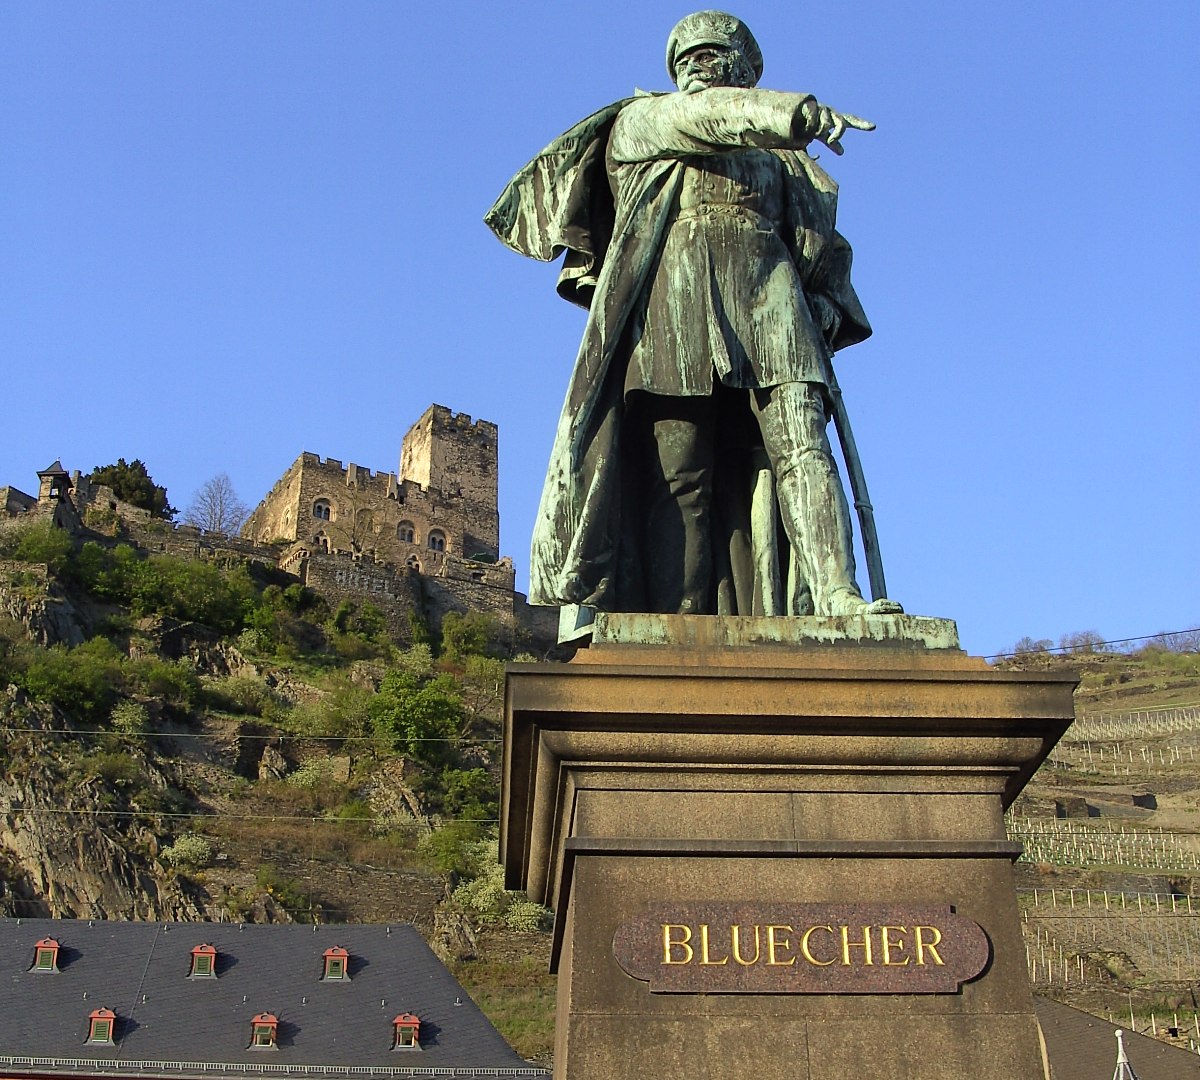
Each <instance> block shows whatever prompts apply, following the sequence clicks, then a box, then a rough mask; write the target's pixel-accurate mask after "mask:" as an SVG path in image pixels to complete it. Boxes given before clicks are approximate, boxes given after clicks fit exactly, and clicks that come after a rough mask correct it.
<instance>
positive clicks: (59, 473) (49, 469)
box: [38, 458, 71, 503]
mask: <svg viewBox="0 0 1200 1080" xmlns="http://www.w3.org/2000/svg"><path fill="white" fill-rule="evenodd" d="M38 481H39V485H40V486H39V487H38V502H39V503H56V502H59V501H60V500H61V499H62V497H63V496H64V495H66V494H67V493H68V492H70V490H71V476H70V474H69V473H68V472H67V470H66V469H64V468H63V467H62V462H61V461H60V460H58V459H57V458H56V459H55V461H54V464H53V465H47V466H46V468H44V469H43V470H42V471H41V472H40V473H38Z"/></svg>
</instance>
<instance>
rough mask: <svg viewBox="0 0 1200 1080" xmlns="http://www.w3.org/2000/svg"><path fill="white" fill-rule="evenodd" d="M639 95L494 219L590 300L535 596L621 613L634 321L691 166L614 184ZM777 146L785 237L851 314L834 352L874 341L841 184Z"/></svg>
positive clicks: (534, 572) (625, 168)
mask: <svg viewBox="0 0 1200 1080" xmlns="http://www.w3.org/2000/svg"><path fill="white" fill-rule="evenodd" d="M702 93H705V94H713V93H714V90H707V91H702ZM738 93H740V94H745V95H748V97H747V99H746V100H748V101H753V95H772V96H773V98H779V97H783V96H784V95H777V94H775V92H773V91H761V90H749V91H739V92H738ZM787 96H788V97H791V98H794V99H795V100H796V102H797V103H798V102H800V101H802V100H803V98H802V97H801V95H787ZM635 100H636V99H633V98H627V99H624V100H622V101H618V102H615V103H613V104H612V105H609V106H607V107H606V108H604V109H601V110H600V111H599V112H596V113H593V114H592V115H591V116H589V117H587V118H586V119H584V120H582V121H580V122H579V123H578V124H576V125H575V126H574V127H572V128H571V129H570V130H569V131H567V132H566V133H565V134H563V135H561V136H559V137H558V138H557V139H555V140H554V141H553V142H552V143H550V145H549V146H547V147H546V148H545V149H544V150H543V151H542V152H541V153H540V154H538V155H537V156H536V157H535V158H534V159H533V160H532V161H530V162H529V163H528V164H527V165H526V166H525V167H524V168H523V169H521V170H520V172H518V173H517V175H516V176H515V177H514V178H513V179H512V181H511V182H510V183H509V185H508V186H507V187H506V188H505V190H504V191H503V193H502V194H501V195H500V198H499V199H498V200H497V201H496V204H495V205H494V206H493V207H492V209H491V210H490V211H489V212H488V214H487V215H486V216H485V219H484V220H485V221H486V223H487V224H488V225H489V227H490V228H491V229H492V230H493V231H494V232H495V233H496V235H497V236H498V237H499V238H500V240H502V241H503V242H504V243H505V244H507V245H508V246H509V247H511V248H513V250H515V251H517V252H519V253H521V254H523V255H527V256H529V257H531V258H535V259H540V260H543V261H550V260H553V259H556V258H558V257H559V256H560V255H562V254H564V253H565V254H566V258H565V260H564V264H563V268H562V271H561V273H560V275H559V280H558V292H559V294H560V295H561V296H563V297H564V298H565V299H567V300H570V301H572V302H573V303H577V304H579V305H581V306H583V307H586V308H587V309H588V320H587V325H586V327H585V329H584V334H583V341H582V343H581V345H580V348H579V354H578V357H577V359H576V362H575V367H574V370H573V372H572V374H571V379H570V383H569V385H568V389H567V396H566V401H565V402H564V405H563V409H562V414H561V416H560V418H559V423H558V428H557V432H556V435H555V440H554V447H553V450H552V452H551V456H550V465H549V468H548V470H547V473H546V481H545V485H544V486H543V488H542V497H541V502H540V505H539V507H538V515H537V520H536V523H535V526H534V535H533V545H532V551H531V565H530V601H531V602H532V603H535V604H548V605H554V604H572V603H574V604H586V605H589V606H593V607H597V608H599V609H601V610H605V609H608V610H611V609H614V607H615V606H616V605H617V604H618V602H619V601H618V599H617V597H618V592H619V590H618V582H617V577H618V576H619V574H620V573H621V570H620V569H619V567H620V564H621V554H622V534H623V529H622V514H621V507H622V501H623V500H622V497H621V452H620V451H621V426H622V416H623V412H624V401H623V380H624V372H625V366H626V361H627V359H628V357H627V355H623V331H624V330H625V327H626V325H627V323H628V321H629V319H630V316H631V313H632V312H633V311H634V310H635V306H636V305H637V303H638V301H639V298H640V297H641V295H642V293H643V290H644V288H645V287H646V284H647V280H648V276H649V274H650V273H651V272H652V270H653V267H654V265H655V260H656V257H657V255H658V253H659V251H660V249H661V247H662V244H663V239H664V235H665V230H666V228H667V227H668V225H669V221H670V217H671V212H672V210H673V209H674V207H675V206H676V204H677V199H678V194H679V189H680V186H681V183H682V181H683V177H684V165H683V163H682V162H681V161H680V160H679V158H678V157H662V158H658V159H653V160H646V161H638V162H632V163H628V164H622V165H621V166H620V167H619V169H618V170H616V171H617V175H616V176H615V177H614V178H613V182H612V183H610V177H609V176H608V175H607V170H606V162H605V156H606V155H605V150H606V147H607V144H608V140H609V136H610V134H611V131H612V126H613V123H614V122H615V120H616V118H617V116H618V114H619V113H620V111H621V110H622V109H623V108H624V107H625V106H626V105H628V104H630V103H631V102H632V101H635ZM789 136H790V138H791V141H792V142H793V143H794V144H796V145H798V146H802V145H803V144H804V143H806V142H807V141H808V140H807V138H804V139H800V138H797V137H796V136H794V135H791V133H790V132H787V133H782V132H781V133H779V134H778V135H777V136H776V140H775V141H776V142H777V143H778V142H783V141H785V140H786V139H787V138H788V137H789ZM754 138H755V140H756V141H755V143H754V144H753V145H758V146H761V145H762V138H763V136H762V133H761V132H755V133H754ZM741 145H742V146H744V145H749V144H748V143H742V144H741ZM727 148H728V149H737V148H739V147H738V146H729V147H727ZM769 149H771V152H773V153H775V154H776V155H777V156H778V157H779V158H780V160H781V161H782V162H783V165H784V167H785V171H786V173H787V178H788V180H787V188H788V199H787V202H788V210H787V222H786V226H785V228H784V241H785V243H786V244H787V246H788V249H789V251H790V253H791V255H792V258H793V260H794V261H795V265H796V268H797V271H798V273H799V276H800V279H801V281H802V283H803V285H804V288H805V291H806V294H807V295H810V296H811V295H813V294H820V295H822V296H823V297H825V299H826V300H827V301H828V302H829V303H831V304H833V305H834V307H835V308H836V310H837V311H838V313H839V315H840V317H841V321H840V325H839V329H838V331H837V333H836V336H835V337H834V339H833V340H832V341H831V342H829V343H828V345H829V347H830V350H831V351H832V350H834V349H838V348H841V347H843V346H845V345H849V344H853V343H854V342H857V341H861V340H863V339H864V338H866V337H867V336H868V335H869V334H870V332H871V331H870V326H869V325H868V323H867V319H866V315H865V314H864V312H863V310H862V306H861V304H860V303H859V301H858V297H857V296H856V294H855V293H854V290H853V287H852V286H851V285H850V261H851V251H850V246H849V244H847V242H846V241H845V240H844V239H843V238H842V237H841V235H840V234H839V233H838V232H837V231H836V229H835V228H834V222H835V217H836V210H837V185H836V184H835V183H834V181H833V180H832V179H831V178H830V177H829V176H828V175H827V174H826V173H825V172H824V170H822V169H821V168H820V167H819V166H818V165H817V164H816V163H815V162H814V161H813V160H812V159H811V158H810V157H809V156H808V155H807V154H805V153H804V152H802V150H799V149H793V148H790V147H788V146H779V145H775V146H770V147H769ZM714 152H719V150H715V151H714ZM781 564H786V560H782V563H781Z"/></svg>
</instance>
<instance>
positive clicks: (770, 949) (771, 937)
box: [767, 924, 796, 967]
mask: <svg viewBox="0 0 1200 1080" xmlns="http://www.w3.org/2000/svg"><path fill="white" fill-rule="evenodd" d="M776 930H786V931H787V932H788V933H789V934H790V933H792V928H791V927H790V926H784V925H782V924H779V925H775V924H772V925H771V926H768V927H767V955H768V956H769V957H770V959H769V960H768V961H767V963H768V964H769V965H771V966H772V967H791V965H792V964H794V963H795V962H796V958H795V957H794V956H793V957H792V958H791V959H790V960H776V959H775V950H776V949H785V950H786V949H790V948H791V945H790V944H788V942H787V941H776V940H775V931H776Z"/></svg>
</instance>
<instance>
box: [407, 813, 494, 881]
mask: <svg viewBox="0 0 1200 1080" xmlns="http://www.w3.org/2000/svg"><path fill="white" fill-rule="evenodd" d="M482 835H483V829H482V827H481V826H480V825H479V824H478V823H476V822H473V821H452V822H450V824H448V825H445V826H443V827H442V828H440V829H435V830H434V831H433V832H431V833H430V834H429V835H428V836H425V837H422V839H421V843H420V844H419V845H418V848H419V850H420V852H421V854H422V855H424V856H425V857H426V858H427V859H429V861H430V862H432V863H433V865H434V866H435V867H437V869H438V870H440V871H441V872H442V873H443V874H457V875H459V876H460V877H474V876H477V874H478V871H477V869H476V866H477V863H476V855H475V853H474V852H473V851H472V845H473V844H475V843H477V842H478V841H479V838H480V837H481V836H482Z"/></svg>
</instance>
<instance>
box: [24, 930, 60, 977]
mask: <svg viewBox="0 0 1200 1080" xmlns="http://www.w3.org/2000/svg"><path fill="white" fill-rule="evenodd" d="M33 950H34V951H33V967H31V968H30V969H29V970H30V971H48V972H51V973H53V974H57V973H58V950H59V944H58V941H57V940H56V939H55V938H52V937H48V938H42V940H41V941H39V942H38V943H37V944H36V945H34V947H33Z"/></svg>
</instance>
